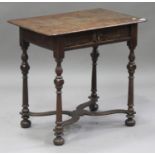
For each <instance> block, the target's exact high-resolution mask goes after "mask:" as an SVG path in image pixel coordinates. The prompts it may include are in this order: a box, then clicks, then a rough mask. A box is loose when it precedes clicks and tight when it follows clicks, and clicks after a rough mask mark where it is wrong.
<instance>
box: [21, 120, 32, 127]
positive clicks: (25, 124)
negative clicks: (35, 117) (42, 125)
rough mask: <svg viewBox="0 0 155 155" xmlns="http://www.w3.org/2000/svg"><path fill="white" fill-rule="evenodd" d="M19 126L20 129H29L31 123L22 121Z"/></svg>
mask: <svg viewBox="0 0 155 155" xmlns="http://www.w3.org/2000/svg"><path fill="white" fill-rule="evenodd" d="M20 125H21V127H22V128H29V127H30V126H31V122H30V121H29V120H22V121H21V123H20Z"/></svg>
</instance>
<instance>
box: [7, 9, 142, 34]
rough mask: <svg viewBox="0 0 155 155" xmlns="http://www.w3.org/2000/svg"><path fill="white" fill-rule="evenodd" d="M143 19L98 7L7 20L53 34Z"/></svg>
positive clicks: (93, 28)
mask: <svg viewBox="0 0 155 155" xmlns="http://www.w3.org/2000/svg"><path fill="white" fill-rule="evenodd" d="M144 21H145V19H144V18H137V17H134V16H130V15H126V14H122V13H119V12H114V11H111V10H106V9H101V8H98V9H91V10H83V11H76V12H69V13H61V14H54V15H46V16H39V17H31V18H24V19H13V20H9V21H8V22H9V23H11V24H14V25H17V26H19V27H22V28H25V29H28V30H31V31H34V32H36V33H40V34H43V35H46V36H55V35H64V34H69V33H74V32H82V31H87V30H95V29H101V28H107V27H114V26H121V25H128V24H134V23H140V22H144Z"/></svg>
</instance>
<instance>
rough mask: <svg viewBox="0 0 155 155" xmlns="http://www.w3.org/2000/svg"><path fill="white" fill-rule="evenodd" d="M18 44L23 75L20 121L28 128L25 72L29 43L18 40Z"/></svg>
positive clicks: (27, 67)
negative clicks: (20, 50) (20, 51)
mask: <svg viewBox="0 0 155 155" xmlns="http://www.w3.org/2000/svg"><path fill="white" fill-rule="evenodd" d="M20 46H21V49H22V56H21V59H22V64H21V67H20V68H21V71H22V75H23V95H22V96H23V97H22V102H23V103H22V111H21V115H22V119H23V120H22V121H21V127H22V128H29V127H30V126H31V122H30V121H29V108H28V107H29V104H28V77H27V74H28V72H29V69H30V66H29V64H28V54H27V49H28V47H29V43H28V42H25V41H21V42H20Z"/></svg>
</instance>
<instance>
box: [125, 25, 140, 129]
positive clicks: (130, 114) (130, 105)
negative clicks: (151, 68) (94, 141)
mask: <svg viewBox="0 0 155 155" xmlns="http://www.w3.org/2000/svg"><path fill="white" fill-rule="evenodd" d="M127 45H128V47H129V50H130V54H129V63H128V65H127V69H128V73H129V86H128V114H127V120H126V121H125V125H126V126H134V125H135V123H136V122H135V120H134V114H135V112H134V108H133V107H134V73H135V70H136V64H135V53H134V49H135V48H136V45H137V25H133V26H132V27H131V40H130V41H128V43H127Z"/></svg>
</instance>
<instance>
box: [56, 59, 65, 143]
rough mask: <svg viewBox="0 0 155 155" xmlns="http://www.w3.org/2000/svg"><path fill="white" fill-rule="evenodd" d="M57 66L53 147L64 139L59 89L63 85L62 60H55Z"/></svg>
mask: <svg viewBox="0 0 155 155" xmlns="http://www.w3.org/2000/svg"><path fill="white" fill-rule="evenodd" d="M56 62H57V66H56V69H55V72H56V78H55V80H54V83H55V87H56V89H57V92H56V94H57V97H56V127H55V129H54V131H55V136H56V138H55V139H54V144H55V145H63V144H64V139H63V137H62V135H63V127H62V96H61V89H62V87H63V84H64V80H63V78H62V76H61V74H62V72H63V69H62V67H61V62H62V59H56Z"/></svg>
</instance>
